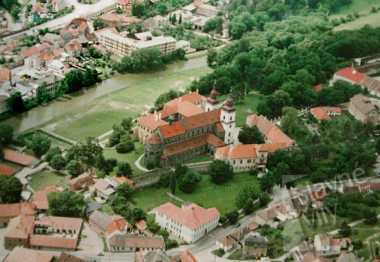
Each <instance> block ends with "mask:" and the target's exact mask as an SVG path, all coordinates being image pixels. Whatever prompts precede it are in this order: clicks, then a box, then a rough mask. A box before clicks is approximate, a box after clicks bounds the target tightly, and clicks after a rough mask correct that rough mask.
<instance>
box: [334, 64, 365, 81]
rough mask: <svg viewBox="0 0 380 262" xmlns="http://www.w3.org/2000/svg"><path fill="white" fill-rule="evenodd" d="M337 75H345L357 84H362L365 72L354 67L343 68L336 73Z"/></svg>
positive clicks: (344, 76)
mask: <svg viewBox="0 0 380 262" xmlns="http://www.w3.org/2000/svg"><path fill="white" fill-rule="evenodd" d="M335 74H336V75H337V76H340V77H343V78H345V79H347V80H349V81H351V82H353V83H355V84H360V82H361V81H363V80H364V77H365V74H363V73H360V72H358V71H356V70H355V69H354V68H352V67H346V68H342V69H340V70H339V71H337V72H336V73H335Z"/></svg>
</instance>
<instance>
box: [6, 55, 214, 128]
mask: <svg viewBox="0 0 380 262" xmlns="http://www.w3.org/2000/svg"><path fill="white" fill-rule="evenodd" d="M202 68H205V70H204V72H207V71H208V70H209V69H208V68H207V61H206V56H205V55H201V56H197V57H193V58H190V59H188V60H187V61H179V62H175V63H173V64H171V65H169V66H168V67H167V68H166V69H165V70H163V71H160V72H154V73H144V74H125V75H120V74H115V75H114V76H113V77H111V78H109V79H107V80H104V81H102V82H101V83H99V84H97V85H96V86H95V87H93V88H91V89H88V90H85V91H83V93H82V94H80V95H76V96H72V98H71V99H69V100H65V101H58V100H56V101H53V102H51V103H49V104H47V105H45V106H39V107H36V108H33V109H31V110H29V111H28V112H25V113H23V114H20V115H17V116H14V117H11V118H9V119H7V120H5V121H4V122H7V123H9V124H11V125H12V126H13V127H14V128H15V131H16V132H18V133H19V132H23V131H26V130H28V129H32V128H36V127H39V126H42V125H44V124H45V123H47V122H49V121H52V120H54V119H57V118H60V117H63V116H64V115H67V114H72V113H76V112H80V111H85V110H86V107H88V106H89V105H90V104H93V103H95V102H96V101H95V100H96V99H99V98H101V97H103V96H106V95H108V94H110V93H113V92H116V91H119V90H122V89H128V88H131V87H132V84H133V87H137V86H138V85H139V82H142V81H145V82H146V81H152V80H155V79H157V81H160V80H159V79H162V77H165V75H173V74H180V73H181V72H184V71H190V70H193V69H202ZM200 71H203V70H200ZM203 74H204V73H203ZM194 77H199V76H194ZM144 91H145V90H144V88H140V89H139V91H138V92H142V93H143V92H144ZM147 95H149V94H147Z"/></svg>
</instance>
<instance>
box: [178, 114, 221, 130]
mask: <svg viewBox="0 0 380 262" xmlns="http://www.w3.org/2000/svg"><path fill="white" fill-rule="evenodd" d="M180 122H181V123H182V124H183V126H184V127H185V128H186V130H191V129H195V128H199V127H203V126H207V125H212V124H216V123H218V122H220V110H214V111H209V112H204V113H201V114H198V115H195V116H190V117H187V118H185V119H183V120H182V121H180Z"/></svg>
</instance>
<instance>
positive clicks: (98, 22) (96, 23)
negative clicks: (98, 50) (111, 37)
mask: <svg viewBox="0 0 380 262" xmlns="http://www.w3.org/2000/svg"><path fill="white" fill-rule="evenodd" d="M93 26H94V29H95V30H99V29H102V28H104V27H106V26H107V24H106V23H105V22H104V21H103V20H102V19H100V18H95V20H94V23H93Z"/></svg>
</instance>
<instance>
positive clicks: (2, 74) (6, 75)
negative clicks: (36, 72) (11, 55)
mask: <svg viewBox="0 0 380 262" xmlns="http://www.w3.org/2000/svg"><path fill="white" fill-rule="evenodd" d="M10 78H11V70H9V69H8V68H0V83H1V82H5V81H8V80H9V79H10Z"/></svg>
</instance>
